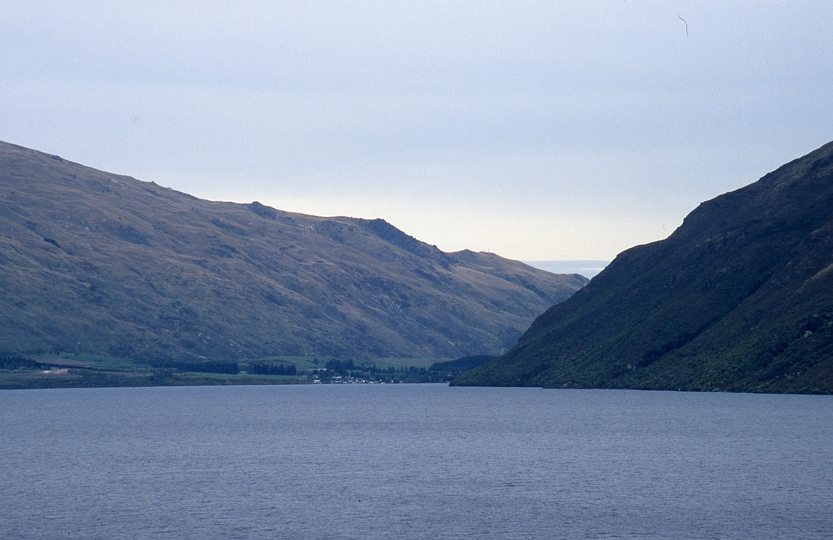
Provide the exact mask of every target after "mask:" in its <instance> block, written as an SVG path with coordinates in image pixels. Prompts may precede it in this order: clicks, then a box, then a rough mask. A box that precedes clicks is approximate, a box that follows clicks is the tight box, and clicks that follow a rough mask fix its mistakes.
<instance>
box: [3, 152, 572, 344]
mask: <svg viewBox="0 0 833 540" xmlns="http://www.w3.org/2000/svg"><path fill="white" fill-rule="evenodd" d="M585 283H586V279H584V278H583V277H581V276H575V275H569V276H566V275H555V274H550V273H548V272H544V271H541V270H537V269H535V268H531V267H529V266H527V265H524V264H522V263H519V262H516V261H510V260H506V259H503V258H500V257H498V256H496V255H491V254H484V253H472V252H460V253H443V252H442V251H440V250H439V249H437V248H436V247H434V246H429V245H427V244H424V243H422V242H419V241H418V240H416V239H414V238H412V237H410V236H408V235H406V234H405V233H403V232H402V231H399V230H398V229H396V228H395V227H393V226H392V225H390V224H388V223H386V222H385V221H383V220H362V219H353V218H342V217H334V218H322V217H314V216H307V215H302V214H292V213H287V212H281V211H279V210H275V209H273V208H269V207H267V206H264V205H262V204H260V203H257V202H254V203H251V204H245V205H244V204H233V203H221V202H210V201H204V200H200V199H197V198H194V197H191V196H189V195H186V194H183V193H179V192H176V191H173V190H171V189H166V188H163V187H160V186H158V185H155V184H153V183H148V182H141V181H138V180H135V179H133V178H129V177H125V176H119V175H114V174H110V173H106V172H101V171H97V170H94V169H90V168H87V167H83V166H81V165H78V164H74V163H70V162H67V161H65V160H62V159H61V158H59V157H57V156H49V155H46V154H43V153H40V152H36V151H34V150H28V149H25V148H21V147H19V146H14V145H11V144H7V143H0V352H3V351H5V352H20V353H36V352H60V351H68V352H87V353H97V354H105V355H112V356H120V357H131V358H137V359H139V358H159V357H167V358H192V359H193V358H200V357H204V358H207V359H236V358H245V357H258V356H265V355H335V356H341V357H346V358H356V359H367V358H373V357H422V358H426V357H427V358H450V357H459V356H465V355H469V354H480V353H498V352H500V350H501V349H505V348H508V347H511V346H512V345H513V344H514V343H515V342H516V340H517V338H518V337H519V336H520V335H521V333H522V331H523V330H524V329H525V328H526V327H527V326H529V323H530V322H531V321H532V320H533V318H534V317H535V316H536V315H538V314H540V313H541V312H542V311H543V310H544V309H546V308H547V307H548V306H549V305H551V304H553V303H555V302H559V301H562V300H564V299H566V298H567V297H569V296H570V295H571V294H573V292H574V291H576V290H577V289H579V288H581V287H582V286H583V285H584V284H585Z"/></svg>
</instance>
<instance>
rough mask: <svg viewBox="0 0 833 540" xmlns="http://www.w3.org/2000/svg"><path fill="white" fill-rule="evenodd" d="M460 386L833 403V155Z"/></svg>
mask: <svg viewBox="0 0 833 540" xmlns="http://www.w3.org/2000/svg"><path fill="white" fill-rule="evenodd" d="M457 384H480V385H529V386H547V387H601V388H646V389H675V390H676V389H692V390H712V389H722V390H733V391H766V392H825V393H829V392H833V143H830V144H827V145H825V146H824V147H822V148H820V149H818V150H816V151H814V152H812V153H811V154H808V155H807V156H805V157H803V158H800V159H797V160H795V161H793V162H791V163H789V164H787V165H784V166H783V167H781V168H779V169H778V170H777V171H775V172H773V173H770V174H768V175H766V176H765V177H763V178H762V179H761V180H759V181H758V182H756V183H754V184H751V185H749V186H747V187H745V188H742V189H739V190H737V191H734V192H731V193H727V194H725V195H722V196H720V197H717V198H715V199H713V200H711V201H708V202H705V203H703V204H701V205H700V206H699V207H698V208H697V209H696V210H694V211H693V212H692V213H691V214H690V215H689V216H688V217H687V218H686V219H685V221H684V223H683V225H682V226H681V227H680V228H679V229H678V230H677V231H675V232H674V234H672V235H671V236H670V237H668V238H667V239H665V240H663V241H660V242H655V243H652V244H648V245H644V246H637V247H635V248H632V249H630V250H627V251H625V252H623V253H622V254H620V255H619V256H618V257H617V258H616V260H615V261H613V263H611V264H610V266H608V267H607V268H606V269H605V270H604V271H603V272H602V273H601V274H599V275H598V276H597V277H596V278H594V279H593V280H592V281H591V283H590V284H589V285H588V286H587V287H585V288H584V289H582V290H581V291H579V292H578V293H577V294H576V295H575V296H573V297H572V298H570V299H569V300H568V301H566V302H564V303H563V304H560V305H556V306H554V307H552V308H551V309H549V310H548V311H547V312H545V313H544V314H543V315H541V316H540V317H539V318H538V319H537V320H536V321H535V322H534V323H533V324H532V326H531V327H530V328H529V330H528V331H527V332H526V334H524V336H523V337H522V338H521V340H520V342H519V344H518V345H517V346H516V347H515V348H514V349H512V350H511V351H510V352H508V353H507V354H506V355H504V356H503V357H501V358H499V359H498V360H496V361H494V362H492V363H490V364H487V365H486V366H483V367H481V368H478V369H475V370H473V371H471V372H468V373H466V374H464V375H463V376H461V377H460V379H459V380H458V381H457Z"/></svg>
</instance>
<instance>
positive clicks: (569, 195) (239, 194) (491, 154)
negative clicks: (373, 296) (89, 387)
mask: <svg viewBox="0 0 833 540" xmlns="http://www.w3.org/2000/svg"><path fill="white" fill-rule="evenodd" d="M831 96H833V6H831V4H830V2H829V0H825V1H821V0H819V1H800V0H793V1H790V2H761V1H736V2H726V1H725V0H719V1H718V0H708V1H675V0H657V1H648V0H603V1H602V0H599V1H593V0H585V1H578V0H575V1H570V2H567V1H540V2H535V1H531V2H524V1H518V0H514V1H512V2H506V1H501V2H462V1H458V2H454V1H448V0H447V1H440V2H420V1H418V0H412V1H408V2H396V1H391V0H385V1H380V2H369V1H354V2H310V1H308V0H307V1H302V2H283V1H264V2H257V1H245V0H201V1H199V2H197V1H195V2H177V1H172V0H166V1H160V2H155V1H151V0H142V1H140V2H92V1H80V0H76V1H73V2H65V1H61V2H42V1H37V0H35V1H33V0H28V1H25V2H18V1H8V0H0V140H4V141H7V142H11V143H15V144H19V145H23V146H27V147H30V148H35V149H37V150H42V151H45V152H49V153H52V154H58V155H60V156H62V157H64V158H65V159H69V160H71V161H76V162H80V163H83V164H85V165H89V166H92V167H95V168H97V169H103V170H107V171H111V172H116V173H120V174H128V175H130V176H134V177H136V178H139V179H141V180H146V181H151V180H152V181H155V182H156V183H158V184H161V185H164V186H168V187H172V188H174V189H177V190H180V191H185V192H188V193H191V194H193V195H196V196H198V197H202V198H208V199H213V200H228V201H236V202H251V201H253V200H258V201H260V202H262V203H264V204H268V205H270V206H274V207H276V208H280V209H282V210H289V211H295V212H303V213H308V214H316V215H348V216H355V217H364V218H377V217H381V218H384V219H386V220H387V221H389V222H391V223H392V224H394V225H396V226H397V227H399V228H401V229H403V230H404V231H405V232H407V233H408V234H411V235H412V236H415V237H417V238H419V239H420V240H423V241H425V242H428V243H431V244H436V245H437V246H438V247H440V248H441V249H443V250H446V251H455V250H459V249H464V248H469V249H473V250H477V251H486V250H488V251H492V252H494V253H498V254H500V255H504V256H506V257H510V258H514V259H521V260H546V259H605V260H610V259H612V258H613V257H614V256H615V255H616V254H617V253H618V252H620V251H622V250H624V249H626V248H628V247H631V246H633V245H636V244H641V243H646V242H649V241H653V240H657V239H660V238H663V237H665V236H667V235H668V234H670V233H671V232H672V231H673V230H674V228H676V227H677V226H679V225H680V223H681V222H682V219H683V217H684V216H685V215H686V214H687V213H689V212H690V211H691V210H692V209H694V208H695V207H696V206H697V205H698V204H699V203H700V202H702V201H704V200H708V199H711V198H713V197H715V196H717V195H719V194H721V193H725V192H727V191H730V190H733V189H736V188H739V187H741V186H744V185H746V184H749V183H751V182H754V181H755V180H757V179H758V178H760V177H761V176H763V175H764V174H766V173H767V172H769V171H771V170H773V169H775V168H777V167H778V166H780V165H781V164H783V163H785V162H787V161H790V160H792V159H794V158H797V157H799V156H801V155H803V154H806V153H807V152H809V151H811V150H813V149H815V148H817V147H819V146H821V145H822V144H824V143H826V142H828V141H830V140H833V99H831Z"/></svg>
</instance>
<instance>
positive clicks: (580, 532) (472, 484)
mask: <svg viewBox="0 0 833 540" xmlns="http://www.w3.org/2000/svg"><path fill="white" fill-rule="evenodd" d="M0 457H1V458H2V477H0V537H3V538H38V539H41V538H102V539H115V538H299V539H305V538H357V539H358V538H361V539H367V538H370V539H374V538H791V539H792V538H832V537H833V397H830V396H784V395H743V394H723V393H676V392H639V391H615V390H541V389H519V388H449V387H447V386H444V385H314V386H313V385H310V386H270V387H265V386H259V387H189V388H119V389H89V390H83V389H82V390H26V391H0Z"/></svg>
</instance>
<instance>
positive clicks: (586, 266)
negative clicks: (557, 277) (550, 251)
mask: <svg viewBox="0 0 833 540" xmlns="http://www.w3.org/2000/svg"><path fill="white" fill-rule="evenodd" d="M521 262H522V263H524V264H528V265H529V266H532V267H535V268H538V269H539V270H546V271H547V272H552V273H553V274H579V275H582V276H584V277H586V278H587V279H593V278H594V277H595V276H596V275H598V274H599V272H601V271H602V270H604V269H605V267H607V265H608V264H610V262H611V261H602V260H581V259H579V260H548V261H521Z"/></svg>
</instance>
